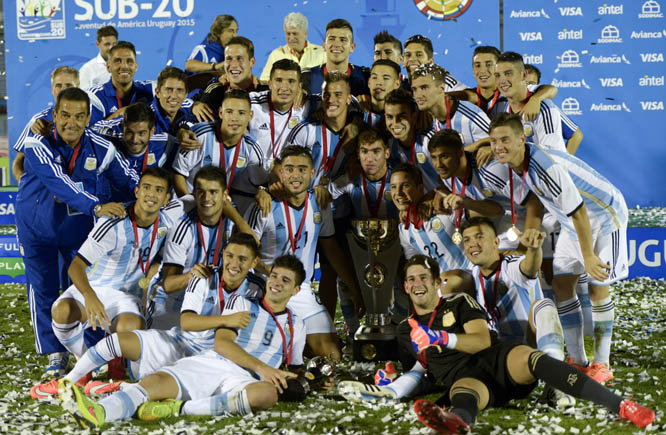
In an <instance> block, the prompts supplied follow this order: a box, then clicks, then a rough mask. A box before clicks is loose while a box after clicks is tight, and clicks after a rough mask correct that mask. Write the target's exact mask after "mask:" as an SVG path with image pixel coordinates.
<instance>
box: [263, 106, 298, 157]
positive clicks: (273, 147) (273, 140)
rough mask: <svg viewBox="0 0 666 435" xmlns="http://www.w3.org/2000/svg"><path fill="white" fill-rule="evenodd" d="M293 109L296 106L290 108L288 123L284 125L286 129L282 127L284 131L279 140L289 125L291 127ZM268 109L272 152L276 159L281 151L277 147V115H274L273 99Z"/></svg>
mask: <svg viewBox="0 0 666 435" xmlns="http://www.w3.org/2000/svg"><path fill="white" fill-rule="evenodd" d="M293 108H294V105H293V104H292V106H291V107H290V108H289V115H288V116H287V121H286V122H285V123H284V127H282V131H281V132H280V135H279V136H278V140H280V139H281V138H282V134H283V133H284V131H285V129H286V128H287V125H289V120H290V119H291V111H292V110H293ZM268 109H269V111H270V115H271V151H272V153H273V158H274V159H275V158H277V156H278V151H279V150H277V149H276V146H275V115H273V101H272V100H271V98H269V99H268Z"/></svg>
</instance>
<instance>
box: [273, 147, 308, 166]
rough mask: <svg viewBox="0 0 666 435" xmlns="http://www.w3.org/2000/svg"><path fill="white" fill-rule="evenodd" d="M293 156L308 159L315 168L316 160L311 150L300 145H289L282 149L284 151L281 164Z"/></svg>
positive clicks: (281, 153)
mask: <svg viewBox="0 0 666 435" xmlns="http://www.w3.org/2000/svg"><path fill="white" fill-rule="evenodd" d="M293 156H303V157H306V158H307V159H308V160H309V161H310V165H312V166H313V167H314V159H313V158H312V154H311V153H310V150H308V149H307V148H305V147H302V146H299V145H288V146H286V147H284V148H282V151H281V152H280V163H283V162H284V159H286V158H287V157H293Z"/></svg>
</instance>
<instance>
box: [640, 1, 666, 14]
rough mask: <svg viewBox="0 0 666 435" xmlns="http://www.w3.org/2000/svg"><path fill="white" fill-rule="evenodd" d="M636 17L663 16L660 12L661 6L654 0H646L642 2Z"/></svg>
mask: <svg viewBox="0 0 666 435" xmlns="http://www.w3.org/2000/svg"><path fill="white" fill-rule="evenodd" d="M638 18H664V14H662V13H661V6H660V5H659V3H657V2H656V1H654V0H648V1H646V2H645V3H643V7H642V8H641V13H640V14H638Z"/></svg>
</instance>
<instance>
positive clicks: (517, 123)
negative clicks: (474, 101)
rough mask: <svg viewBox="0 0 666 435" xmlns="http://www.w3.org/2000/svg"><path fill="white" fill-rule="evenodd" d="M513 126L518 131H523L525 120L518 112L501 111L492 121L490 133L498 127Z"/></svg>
mask: <svg viewBox="0 0 666 435" xmlns="http://www.w3.org/2000/svg"><path fill="white" fill-rule="evenodd" d="M504 126H507V127H511V129H512V130H513V131H515V132H516V133H522V132H523V121H522V120H521V118H520V115H518V114H517V113H500V114H499V115H497V116H495V117H494V118H493V120H492V121H490V127H489V128H488V133H490V132H491V131H493V130H494V129H495V128H496V127H504Z"/></svg>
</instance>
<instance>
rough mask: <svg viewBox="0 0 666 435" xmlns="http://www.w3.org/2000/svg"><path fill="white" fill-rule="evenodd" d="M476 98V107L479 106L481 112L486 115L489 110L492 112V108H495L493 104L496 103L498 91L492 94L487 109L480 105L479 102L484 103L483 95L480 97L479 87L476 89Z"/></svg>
mask: <svg viewBox="0 0 666 435" xmlns="http://www.w3.org/2000/svg"><path fill="white" fill-rule="evenodd" d="M476 98H477V103H476V105H477V106H479V108H481V110H483V111H484V112H486V113H488V112H490V111H491V110H493V107H495V103H497V99H498V98H499V90H497V89H495V93H494V94H493V100H492V101H491V102H490V106H489V107H483V105H482V104H481V102H482V101H484V100H485V98H483V95H481V87H480V86H477V87H476Z"/></svg>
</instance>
